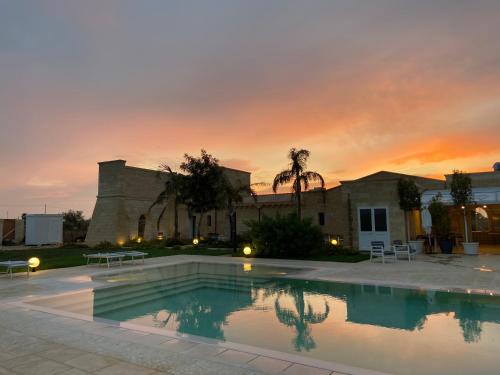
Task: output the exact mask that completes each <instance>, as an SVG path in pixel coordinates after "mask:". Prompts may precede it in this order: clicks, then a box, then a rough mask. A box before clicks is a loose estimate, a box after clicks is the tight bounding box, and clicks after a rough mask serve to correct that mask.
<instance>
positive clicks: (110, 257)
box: [83, 253, 124, 268]
mask: <svg viewBox="0 0 500 375" xmlns="http://www.w3.org/2000/svg"><path fill="white" fill-rule="evenodd" d="M83 256H84V257H85V258H87V265H89V264H90V263H91V259H97V260H98V262H97V264H101V261H102V260H103V259H104V260H105V261H106V264H107V266H108V268H109V267H110V266H111V264H112V263H113V261H115V262H118V263H119V264H120V266H121V265H122V260H123V258H124V255H123V254H121V253H95V254H83Z"/></svg>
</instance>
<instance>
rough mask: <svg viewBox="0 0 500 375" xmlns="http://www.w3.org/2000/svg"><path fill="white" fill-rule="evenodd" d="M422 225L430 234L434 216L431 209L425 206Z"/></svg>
mask: <svg viewBox="0 0 500 375" xmlns="http://www.w3.org/2000/svg"><path fill="white" fill-rule="evenodd" d="M422 227H423V228H424V231H425V233H427V234H430V233H431V231H432V216H431V213H430V212H429V210H428V209H427V207H426V208H424V209H423V210H422Z"/></svg>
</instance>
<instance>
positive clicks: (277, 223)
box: [247, 214, 324, 257]
mask: <svg viewBox="0 0 500 375" xmlns="http://www.w3.org/2000/svg"><path fill="white" fill-rule="evenodd" d="M247 225H248V226H249V228H250V230H249V232H248V235H249V236H250V239H251V241H252V245H253V247H254V248H255V251H256V254H255V255H256V256H261V257H306V256H307V255H309V254H310V253H312V252H314V251H318V250H320V249H322V248H323V246H324V242H323V233H322V232H321V229H320V228H319V227H317V226H314V225H313V224H312V221H311V220H310V219H299V218H298V217H297V215H296V214H291V215H287V216H280V215H278V216H277V217H276V218H270V217H263V218H262V220H261V222H257V221H250V222H248V223H247Z"/></svg>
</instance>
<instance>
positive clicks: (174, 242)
mask: <svg viewBox="0 0 500 375" xmlns="http://www.w3.org/2000/svg"><path fill="white" fill-rule="evenodd" d="M184 244H185V242H184V241H181V240H178V239H176V238H167V239H166V240H165V246H167V247H172V246H173V247H175V246H179V247H180V246H181V245H184Z"/></svg>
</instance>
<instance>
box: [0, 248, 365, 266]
mask: <svg viewBox="0 0 500 375" xmlns="http://www.w3.org/2000/svg"><path fill="white" fill-rule="evenodd" d="M124 250H138V251H144V252H146V253H149V255H148V256H147V257H148V258H154V257H163V256H170V255H212V256H218V255H232V249H229V248H225V249H213V248H203V247H197V248H194V247H192V246H183V247H182V248H172V247H157V248H154V247H153V248H149V247H148V248H142V247H141V246H137V247H134V248H132V249H124ZM100 251H101V252H104V251H109V252H112V251H118V250H113V249H110V250H100ZM97 252H99V250H97V249H91V248H88V249H86V248H71V247H70V248H61V249H57V248H56V249H54V248H52V249H51V248H33V249H28V250H3V251H0V261H4V260H28V259H29V258H31V257H37V258H39V259H40V267H38V268H39V269H41V270H46V269H51V268H63V267H75V266H81V265H84V264H86V260H85V258H84V257H83V256H82V255H83V254H91V253H97ZM236 256H243V254H240V253H238V254H236ZM368 258H369V256H368V255H367V254H360V253H354V254H349V255H340V254H316V255H311V256H308V257H306V258H296V259H297V260H316V261H322V262H347V263H356V262H361V261H363V260H367V259H368Z"/></svg>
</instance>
